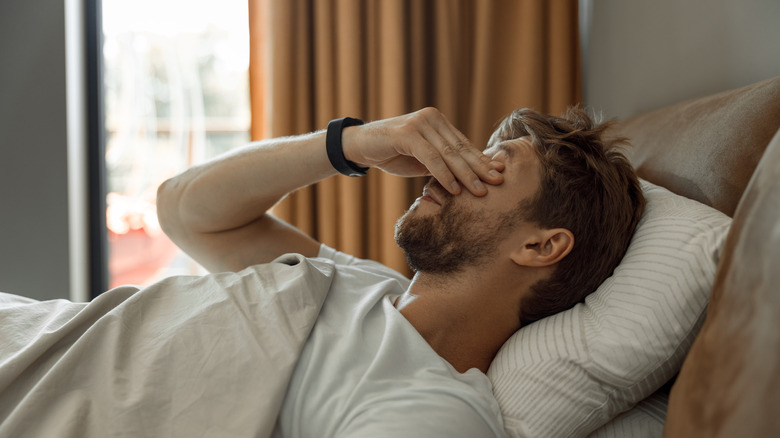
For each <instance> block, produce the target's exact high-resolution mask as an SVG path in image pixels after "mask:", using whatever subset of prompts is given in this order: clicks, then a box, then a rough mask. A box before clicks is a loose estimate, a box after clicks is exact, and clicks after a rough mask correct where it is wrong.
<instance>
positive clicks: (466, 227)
mask: <svg viewBox="0 0 780 438" xmlns="http://www.w3.org/2000/svg"><path fill="white" fill-rule="evenodd" d="M485 154H486V155H488V156H489V157H491V158H493V159H494V160H496V161H501V162H503V163H504V165H505V169H504V172H503V174H504V182H503V184H501V185H498V186H491V185H487V188H488V193H487V195H485V196H483V197H476V196H474V195H472V194H471V193H470V192H469V191H467V190H462V191H461V193H460V194H459V195H457V196H453V195H451V194H450V193H449V192H447V191H446V190H444V188H443V187H442V186H441V185H440V184H439V183H438V181H436V180H434V179H431V181H430V182H429V183H428V184H426V186H425V189H424V190H423V195H422V196H421V197H419V198H418V199H417V200H416V201H415V202H414V204H412V206H411V207H410V208H409V210H408V211H407V212H406V213H405V214H404V215H403V216H402V217H401V218H400V219H399V220H398V222H397V223H396V228H395V240H396V242H397V243H398V246H400V247H401V249H403V250H404V253H405V254H406V257H407V260H408V261H409V264H410V266H411V267H412V269H413V270H415V271H419V272H428V273H439V274H441V273H450V272H456V271H458V270H461V269H462V268H464V267H466V266H474V265H480V264H485V263H490V261H491V260H492V257H495V256H496V254H497V250H498V248H499V246H500V244H501V243H502V242H503V240H504V239H505V238H506V237H507V236H508V234H509V233H510V232H513V231H515V229H516V228H517V225H518V224H519V223H520V222H521V221H522V216H523V215H522V209H521V206H527V204H528V202H530V200H532V199H533V198H534V195H535V194H536V192H537V191H538V190H539V184H540V182H539V181H540V177H539V175H540V163H539V160H538V158H537V157H536V154H535V152H534V150H533V146H532V145H531V144H530V141H529V139H528V138H526V137H523V138H520V139H516V140H510V141H506V142H502V143H497V144H495V145H493V146H491V147H490V148H489V149H486V150H485Z"/></svg>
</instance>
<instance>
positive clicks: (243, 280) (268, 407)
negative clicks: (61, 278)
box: [0, 255, 333, 437]
mask: <svg viewBox="0 0 780 438" xmlns="http://www.w3.org/2000/svg"><path fill="white" fill-rule="evenodd" d="M332 275H333V263H332V262H331V261H328V260H322V259H314V260H312V259H306V258H303V257H301V256H295V255H287V256H283V257H282V258H280V259H278V260H277V261H276V262H275V263H271V264H267V265H259V266H254V267H251V268H248V269H246V270H244V271H242V272H240V273H225V274H215V275H208V276H204V277H173V278H169V279H165V280H163V281H161V282H159V283H156V284H154V285H152V286H149V287H146V288H143V289H139V288H136V287H122V288H117V289H114V290H112V291H109V292H107V293H105V294H103V295H101V296H100V297H98V298H96V299H95V300H93V301H92V302H91V303H71V302H68V301H64V300H58V301H46V302H38V301H34V300H30V299H26V298H22V297H18V296H15V295H9V294H3V293H0V437H11V436H13V437H44V436H46V437H48V436H57V437H93V436H94V437H104V436H126V437H159V436H187V437H200V436H214V437H250V436H257V437H264V436H270V435H271V433H272V431H273V428H274V425H275V422H276V417H277V414H278V411H279V409H280V406H281V403H282V401H283V399H284V395H285V391H286V388H287V384H288V381H289V378H290V375H291V372H292V369H293V366H294V364H295V362H296V360H297V358H298V355H299V353H300V350H301V348H302V346H303V343H304V342H305V340H306V338H307V336H308V334H309V331H310V330H311V328H312V326H313V324H314V321H315V320H316V317H317V315H318V313H319V311H320V307H321V305H322V302H323V300H324V299H325V296H326V295H327V292H328V289H329V287H330V282H331V280H332Z"/></svg>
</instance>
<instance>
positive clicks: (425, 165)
mask: <svg viewBox="0 0 780 438" xmlns="http://www.w3.org/2000/svg"><path fill="white" fill-rule="evenodd" d="M325 135H326V133H325V131H319V132H315V133H311V134H305V135H301V136H295V137H286V138H280V139H272V140H267V141H262V142H258V143H252V144H249V145H247V146H245V147H243V148H241V149H238V150H236V151H233V152H230V153H228V154H226V155H223V156H220V157H218V158H216V159H214V160H211V161H209V162H207V163H205V164H203V165H199V166H195V167H192V168H190V169H188V170H187V171H185V172H184V173H182V174H180V175H178V176H176V177H174V178H171V179H170V180H168V181H165V182H164V183H163V184H162V185H161V186H160V188H159V189H158V191H157V209H158V215H159V219H160V224H161V226H162V228H163V230H164V231H165V233H166V234H167V235H168V236H169V237H170V238H171V240H173V242H174V243H176V244H177V245H178V246H179V247H180V248H182V249H183V250H184V251H185V252H187V254H189V255H190V256H191V257H192V258H194V259H195V260H196V261H198V262H199V263H201V264H202V265H203V266H204V267H206V268H207V269H208V270H209V271H212V272H217V271H226V270H228V271H238V270H241V269H243V268H245V267H247V266H251V265H254V264H258V263H266V262H270V261H271V260H273V259H275V258H276V257H278V256H279V255H281V254H284V253H288V252H297V253H300V254H303V255H304V256H308V257H313V256H316V255H317V253H318V251H319V242H317V241H315V240H314V239H312V238H311V237H309V236H307V235H306V234H304V233H303V232H301V231H300V230H298V229H297V228H295V227H292V226H291V225H289V224H286V223H284V222H283V221H281V220H279V219H276V218H274V217H273V216H270V215H269V214H267V211H268V210H269V209H270V208H271V207H273V205H274V204H276V203H277V202H278V201H279V200H281V199H282V198H283V197H284V196H285V195H287V194H288V193H290V192H292V191H294V190H296V189H298V188H301V187H305V186H307V185H310V184H313V183H316V182H318V181H320V180H322V179H325V178H327V177H329V176H332V175H335V174H337V172H336V170H335V169H333V167H332V166H331V164H330V161H329V160H328V156H327V152H326V150H325ZM342 144H343V150H344V155H345V156H346V158H347V159H348V160H350V161H352V162H355V163H356V164H358V165H359V166H364V167H376V168H379V169H382V170H384V171H386V172H389V173H393V174H396V175H401V176H408V177H411V176H423V175H433V176H434V177H435V178H436V179H437V180H439V182H441V183H442V185H443V186H444V187H445V188H447V189H448V190H449V191H450V192H451V193H453V194H457V193H459V192H460V190H461V188H460V187H461V185H462V186H464V187H465V188H466V189H467V190H469V191H470V192H472V193H473V194H475V195H477V196H483V195H485V194H486V193H487V190H486V189H485V187H484V185H483V184H482V183H481V182H480V180H481V181H485V182H488V183H490V184H500V183H501V182H502V180H503V178H502V176H501V175H500V173H499V172H501V171H502V170H503V167H501V164H500V163H496V162H491V161H490V159H489V158H487V157H486V156H484V155H483V154H482V153H481V151H480V149H477V148H475V147H474V146H473V145H472V144H471V143H470V142H469V141H468V139H466V138H465V136H463V134H461V133H460V132H459V131H458V130H457V129H456V128H455V127H454V126H452V125H451V124H450V123H449V121H447V119H446V118H445V117H444V116H443V115H442V114H441V113H440V112H438V111H437V110H435V109H433V108H426V109H423V110H420V111H418V112H416V113H412V114H407V115H404V116H399V117H395V118H391V119H386V120H380V121H376V122H372V123H368V124H365V125H362V126H354V127H349V128H346V129H344V131H343V133H342Z"/></svg>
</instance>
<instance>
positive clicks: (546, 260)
mask: <svg viewBox="0 0 780 438" xmlns="http://www.w3.org/2000/svg"><path fill="white" fill-rule="evenodd" d="M572 248H574V234H572V232H571V231H569V230H567V229H565V228H553V229H549V230H537V231H536V232H534V233H533V234H532V235H531V236H528V238H527V239H526V240H525V241H524V242H523V244H522V245H521V246H520V247H518V248H516V249H515V250H514V251H513V252H512V254H511V256H510V258H511V259H512V261H514V262H515V263H517V264H518V265H520V266H530V267H537V268H540V267H543V266H551V265H554V264H556V263H558V262H559V261H561V260H562V259H563V258H564V257H566V256H567V255H568V254H569V253H570V252H571V250H572Z"/></svg>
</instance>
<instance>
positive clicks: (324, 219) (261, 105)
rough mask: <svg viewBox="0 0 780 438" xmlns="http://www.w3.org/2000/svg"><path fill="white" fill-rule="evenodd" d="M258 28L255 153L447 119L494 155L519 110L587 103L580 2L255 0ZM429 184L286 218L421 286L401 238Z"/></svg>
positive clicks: (358, 189) (377, 184) (336, 190)
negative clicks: (268, 142) (504, 122)
mask: <svg viewBox="0 0 780 438" xmlns="http://www.w3.org/2000/svg"><path fill="white" fill-rule="evenodd" d="M249 15H250V18H249V21H250V23H249V25H250V38H251V42H250V50H251V53H250V90H251V105H252V137H253V139H254V140H259V139H262V138H270V137H279V136H285V135H293V134H301V133H306V132H311V131H315V130H319V129H323V128H325V127H326V126H327V123H328V121H330V120H331V119H334V118H337V117H343V116H350V117H357V118H361V119H363V120H366V121H370V120H377V119H382V118H387V117H392V116H397V115H401V114H405V113H408V112H412V111H416V110H418V109H421V108H423V107H425V106H435V107H437V108H438V109H439V110H441V111H442V112H443V113H444V114H445V115H446V116H447V117H448V118H449V119H450V121H451V122H452V123H453V124H454V125H455V126H456V127H458V129H460V130H461V131H462V132H463V133H464V134H465V135H466V136H467V137H469V138H470V139H471V140H472V141H473V142H474V143H475V144H476V145H478V146H484V145H485V143H486V142H487V140H488V138H489V137H490V134H491V132H492V130H493V129H494V128H495V126H496V124H497V123H498V122H499V121H500V119H502V118H503V117H504V116H505V115H507V114H508V113H509V112H511V111H512V110H513V109H515V108H519V107H531V108H534V109H537V110H540V111H544V112H548V113H552V114H558V113H560V112H562V111H563V110H564V109H565V108H566V107H567V106H568V105H571V104H574V103H577V102H579V100H580V95H581V86H580V69H579V65H580V62H579V49H578V47H579V42H578V33H577V1H576V0H551V1H548V0H424V1H423V0H420V1H416V0H405V1H404V0H285V1H282V0H249ZM424 183H425V179H404V178H399V177H394V176H391V175H385V174H383V173H381V171H376V170H372V171H369V172H368V176H366V177H363V178H349V177H344V176H336V177H333V178H330V179H328V180H325V181H322V182H320V183H318V184H316V185H314V186H312V187H307V188H304V189H301V190H299V191H297V192H296V193H294V194H291V195H290V196H288V197H287V198H286V199H285V200H283V201H282V202H281V203H280V204H279V205H277V206H276V207H275V208H274V210H273V213H274V214H275V215H277V216H278V217H280V218H282V219H284V220H286V221H288V222H290V223H292V224H294V225H296V226H297V227H299V228H300V229H302V230H303V231H304V232H306V233H308V234H310V235H311V236H312V237H314V238H316V239H317V240H319V241H321V242H323V243H325V244H327V245H329V246H332V247H334V248H336V249H339V250H341V251H345V252H348V253H350V254H353V255H355V256H358V257H363V258H370V259H374V260H378V261H380V262H382V263H384V264H386V265H388V266H390V267H392V268H394V269H397V270H399V271H400V272H404V273H406V274H409V273H410V272H409V269H408V267H407V265H406V261H405V259H404V257H403V254H402V252H401V251H400V250H399V249H398V248H397V247H396V245H395V242H394V240H393V225H394V224H395V221H396V220H397V218H398V217H399V216H400V215H401V214H402V213H403V212H404V211H405V209H406V208H408V206H409V205H410V204H411V203H412V201H413V200H414V199H415V198H416V197H417V196H419V194H420V191H421V189H422V186H423V184H424Z"/></svg>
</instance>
